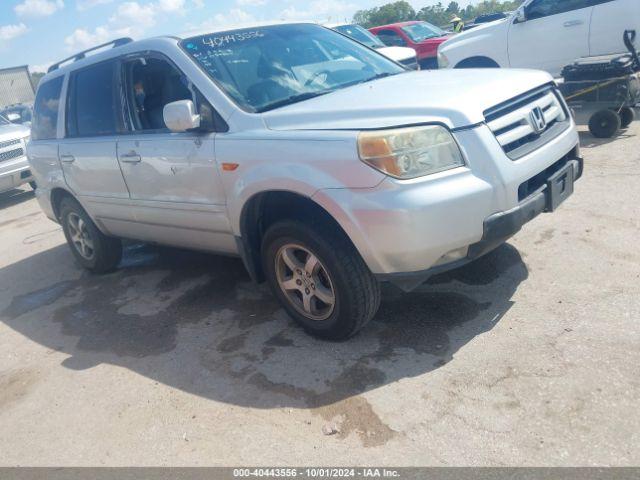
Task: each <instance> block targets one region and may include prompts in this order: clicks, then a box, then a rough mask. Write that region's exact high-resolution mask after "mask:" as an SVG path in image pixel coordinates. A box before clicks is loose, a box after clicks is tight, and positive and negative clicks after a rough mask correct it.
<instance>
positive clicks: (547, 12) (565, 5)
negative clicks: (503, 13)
mask: <svg viewBox="0 0 640 480" xmlns="http://www.w3.org/2000/svg"><path fill="white" fill-rule="evenodd" d="M589 6H590V0H536V1H534V2H533V3H530V4H529V5H528V6H527V7H526V14H527V19H528V20H535V19H536V18H543V17H549V16H551V15H558V14H559V13H565V12H570V11H572V10H579V9H581V8H587V7H589Z"/></svg>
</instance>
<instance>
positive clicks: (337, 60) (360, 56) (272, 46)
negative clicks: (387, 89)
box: [181, 24, 405, 112]
mask: <svg viewBox="0 0 640 480" xmlns="http://www.w3.org/2000/svg"><path fill="white" fill-rule="evenodd" d="M181 45H182V47H183V48H184V49H185V51H186V52H187V53H188V54H189V56H190V57H191V58H192V59H193V60H195V62H196V63H198V64H199V65H200V66H201V67H202V68H203V69H204V70H205V71H206V72H207V73H208V74H209V76H210V77H211V78H212V79H213V80H215V81H216V83H217V84H218V85H219V86H220V87H221V88H222V89H223V90H224V91H225V92H226V93H227V94H228V95H229V96H230V97H231V98H232V99H233V100H234V101H235V102H236V103H237V104H238V105H240V106H241V107H242V108H244V109H246V110H249V111H252V112H263V111H267V110H271V109H274V108H278V107H280V106H284V105H288V104H291V103H296V102H299V101H303V100H306V99H309V98H311V97H314V96H318V95H323V94H327V93H330V92H332V91H334V90H337V89H341V88H346V87H348V86H350V85H355V84H357V83H362V82H366V81H370V80H373V79H375V78H381V77H383V76H387V75H395V74H398V73H402V72H404V71H405V70H404V69H403V68H402V67H400V66H399V65H397V64H395V63H394V62H392V61H391V60H388V59H386V58H385V57H383V56H381V55H379V54H377V53H375V52H372V51H371V50H369V49H367V48H366V47H364V46H362V45H360V44H359V43H356V42H354V41H352V40H350V39H348V38H345V37H344V36H342V35H340V34H338V33H336V32H334V31H331V30H329V29H326V28H323V27H321V26H318V25H310V24H302V25H276V26H270V27H256V28H254V29H243V30H233V31H228V32H223V33H213V34H210V35H202V36H198V37H193V38H189V39H186V40H184V41H183V42H182V43H181Z"/></svg>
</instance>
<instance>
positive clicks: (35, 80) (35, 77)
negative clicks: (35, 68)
mask: <svg viewBox="0 0 640 480" xmlns="http://www.w3.org/2000/svg"><path fill="white" fill-rule="evenodd" d="M42 77H44V73H42V72H33V73H32V74H31V83H32V84H33V88H38V84H39V83H40V80H41V79H42Z"/></svg>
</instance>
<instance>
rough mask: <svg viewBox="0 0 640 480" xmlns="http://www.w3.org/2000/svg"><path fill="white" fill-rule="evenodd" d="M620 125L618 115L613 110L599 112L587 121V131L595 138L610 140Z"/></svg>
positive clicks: (620, 121)
mask: <svg viewBox="0 0 640 480" xmlns="http://www.w3.org/2000/svg"><path fill="white" fill-rule="evenodd" d="M621 125H622V120H621V118H620V115H618V114H617V113H616V112H614V111H613V110H600V111H599V112H596V113H594V114H593V116H592V117H591V119H590V120H589V131H590V132H591V134H592V135H593V136H594V137H597V138H611V137H613V136H614V135H615V134H616V133H618V130H620V126H621Z"/></svg>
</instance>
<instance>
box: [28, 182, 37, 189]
mask: <svg viewBox="0 0 640 480" xmlns="http://www.w3.org/2000/svg"><path fill="white" fill-rule="evenodd" d="M29 186H30V187H31V189H32V190H33V191H35V190H36V188H38V185H37V184H36V182H29Z"/></svg>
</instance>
